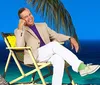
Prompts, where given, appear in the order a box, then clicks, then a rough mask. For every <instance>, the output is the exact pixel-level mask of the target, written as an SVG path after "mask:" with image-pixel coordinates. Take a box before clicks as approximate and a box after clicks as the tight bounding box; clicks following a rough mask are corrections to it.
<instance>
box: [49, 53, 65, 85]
mask: <svg viewBox="0 0 100 85" xmlns="http://www.w3.org/2000/svg"><path fill="white" fill-rule="evenodd" d="M49 61H50V62H51V63H52V65H53V77H52V85H62V79H63V74H64V66H65V65H64V64H65V62H64V60H63V59H62V58H61V57H60V56H59V55H57V54H54V55H53V56H52V57H51V58H50V59H49Z"/></svg>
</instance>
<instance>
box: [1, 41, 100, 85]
mask: <svg viewBox="0 0 100 85" xmlns="http://www.w3.org/2000/svg"><path fill="white" fill-rule="evenodd" d="M73 52H74V51H73ZM8 53H9V51H8V50H7V49H6V46H5V44H4V41H3V40H1V41H0V74H1V75H2V74H3V72H4V66H5V63H6V60H7V55H8ZM74 53H75V52H74ZM76 55H77V56H78V58H79V59H81V60H83V61H84V62H85V63H86V64H87V63H93V64H99V65H100V41H92V40H91V41H86V40H84V41H80V51H79V53H77V54H76ZM73 62H74V60H73ZM23 68H24V70H25V72H27V71H29V70H30V68H28V67H25V66H23ZM51 68H52V67H51ZM68 69H69V71H70V73H71V75H72V78H73V80H74V81H75V83H77V84H79V85H84V84H85V85H90V84H91V85H100V69H99V70H98V71H97V72H95V73H94V74H91V75H88V76H85V77H81V76H80V75H79V73H76V72H74V71H73V70H72V68H71V67H69V68H68ZM42 72H43V74H44V73H46V72H47V70H46V69H43V70H42ZM19 75H20V72H19V70H18V68H17V66H16V64H15V63H14V61H13V59H12V60H11V62H10V65H9V68H8V71H7V75H6V81H8V82H9V81H10V80H11V79H13V78H16V77H18V76H19ZM37 76H38V75H37ZM30 79H31V76H28V77H26V78H25V79H22V80H21V81H20V82H27V81H30ZM51 80H52V76H50V77H48V78H46V82H49V83H51ZM63 83H70V82H69V79H68V76H67V74H66V73H64V77H63Z"/></svg>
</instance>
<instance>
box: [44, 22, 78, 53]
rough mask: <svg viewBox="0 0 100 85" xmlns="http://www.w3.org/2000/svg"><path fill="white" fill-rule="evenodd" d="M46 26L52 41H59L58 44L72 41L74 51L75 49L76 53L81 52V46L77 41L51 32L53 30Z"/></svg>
mask: <svg viewBox="0 0 100 85" xmlns="http://www.w3.org/2000/svg"><path fill="white" fill-rule="evenodd" d="M45 25H46V28H47V30H48V33H49V35H50V38H51V39H53V40H57V41H58V42H62V41H66V40H70V43H71V47H72V49H73V48H75V51H76V52H78V50H79V45H78V43H77V41H76V40H75V39H74V38H73V37H70V36H66V35H63V34H59V33H56V32H55V31H53V30H51V29H50V28H49V27H48V26H47V24H46V23H45Z"/></svg>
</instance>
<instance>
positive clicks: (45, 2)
mask: <svg viewBox="0 0 100 85" xmlns="http://www.w3.org/2000/svg"><path fill="white" fill-rule="evenodd" d="M26 1H27V2H28V4H30V5H31V6H32V7H34V9H35V11H36V13H38V12H39V13H40V14H41V15H42V16H43V17H44V19H47V20H48V22H49V23H50V24H51V25H53V26H54V27H55V28H56V31H57V32H59V30H60V29H63V30H64V32H65V33H66V34H67V35H70V36H72V37H74V38H75V39H76V40H77V41H78V38H77V34H76V32H75V28H74V25H73V23H72V20H71V16H70V14H69V12H68V11H67V10H66V8H65V7H64V5H63V3H62V2H61V1H60V0H26Z"/></svg>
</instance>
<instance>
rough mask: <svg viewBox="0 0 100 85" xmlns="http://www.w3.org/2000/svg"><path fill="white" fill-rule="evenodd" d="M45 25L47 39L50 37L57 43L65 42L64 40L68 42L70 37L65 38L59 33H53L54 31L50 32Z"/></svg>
mask: <svg viewBox="0 0 100 85" xmlns="http://www.w3.org/2000/svg"><path fill="white" fill-rule="evenodd" d="M45 25H46V28H47V31H48V33H49V37H50V39H51V40H56V41H58V42H64V41H66V40H69V38H70V36H66V35H64V34H59V33H57V32H55V31H53V30H51V29H50V28H49V27H48V26H47V24H46V23H45Z"/></svg>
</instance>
